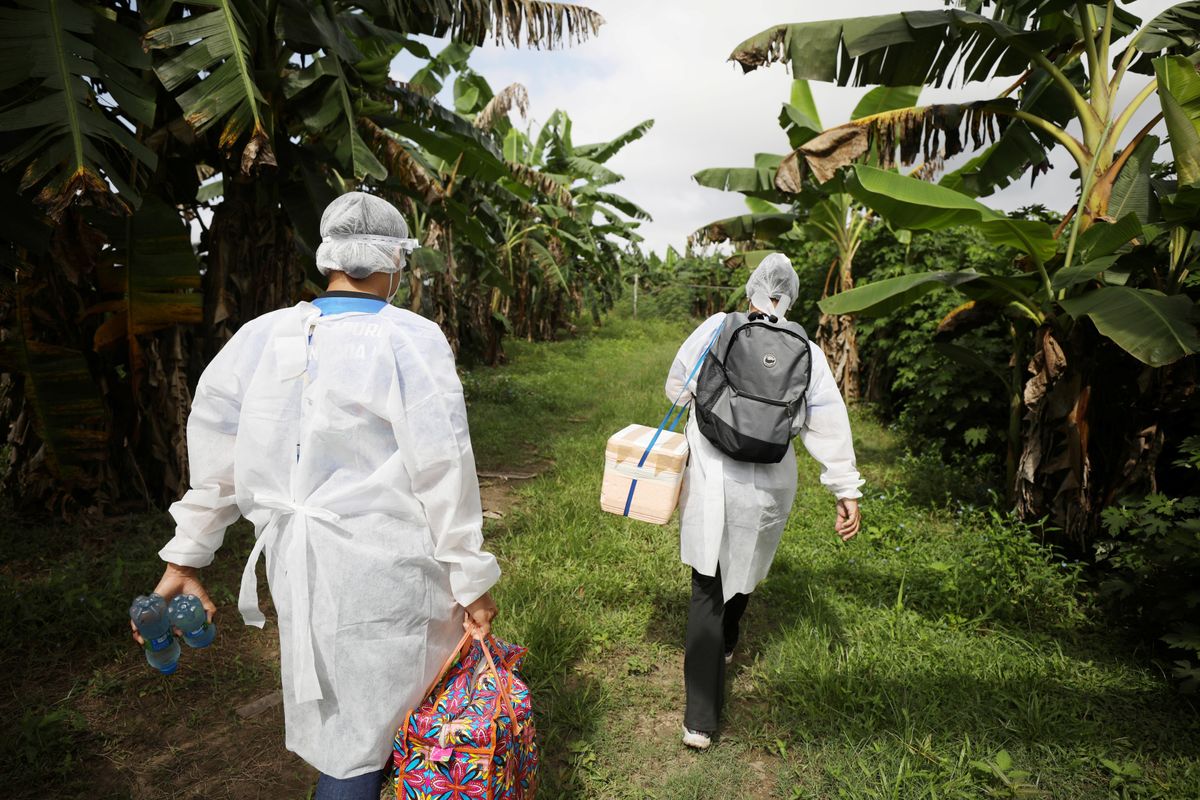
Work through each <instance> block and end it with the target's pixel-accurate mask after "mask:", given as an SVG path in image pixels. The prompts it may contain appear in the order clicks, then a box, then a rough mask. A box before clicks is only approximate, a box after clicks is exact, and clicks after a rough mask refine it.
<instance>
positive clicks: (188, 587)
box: [134, 326, 257, 643]
mask: <svg viewBox="0 0 1200 800" xmlns="http://www.w3.org/2000/svg"><path fill="white" fill-rule="evenodd" d="M243 332H245V333H243ZM248 334H249V326H243V327H242V329H241V330H240V331H239V332H238V335H235V336H234V337H233V338H232V339H230V340H229V341H228V342H226V344H225V346H224V347H222V348H221V351H220V352H219V353H217V355H216V357H215V358H214V359H213V360H212V361H211V362H210V363H209V365H208V367H207V368H205V370H204V373H203V374H202V375H201V376H200V382H199V384H198V385H197V386H196V395H195V397H194V398H193V399H192V410H191V413H190V414H189V415H188V422H187V444H188V473H189V481H190V485H191V488H190V489H188V491H187V492H185V493H184V495H183V497H181V498H180V499H179V500H178V501H176V502H175V503H173V504H172V505H171V516H172V517H173V518H174V519H175V536H174V537H173V538H172V539H171V540H170V541H169V542H167V544H166V546H165V547H163V548H162V549H161V550H159V551H158V555H159V557H160V558H161V559H162V560H163V561H166V562H167V565H166V568H165V569H164V570H163V575H162V577H161V578H160V579H159V581H158V585H157V586H156V587H155V588H154V591H155V593H156V594H158V595H161V596H162V597H163V599H165V600H170V599H171V598H172V597H174V596H176V595H179V594H194V595H196V596H197V597H199V598H200V602H201V603H203V605H204V609H205V610H206V611H207V612H208V618H209V620H210V621H211V620H212V618H213V615H214V614H215V613H216V611H217V607H216V604H214V603H213V601H212V600H211V599H210V598H209V596H208V592H207V591H206V590H205V588H204V585H203V584H202V583H201V582H200V578H199V574H198V573H199V569H200V568H201V567H206V566H208V565H209V564H211V563H212V560H213V555H214V554H215V553H216V552H217V549H218V548H220V546H221V543H222V542H223V541H224V539H225V529H226V528H228V527H229V526H230V525H231V524H233V523H234V522H236V521H237V518H238V516H239V515H240V512H239V511H238V507H237V499H236V497H235V495H234V488H233V448H234V442H235V440H236V439H237V429H238V417H239V416H240V414H241V406H242V393H243V391H244V389H245V385H244V384H245V382H246V381H247V380H248V379H249V375H248V374H246V372H247V370H248V369H251V368H252V363H250V357H251V356H253V355H254V354H253V353H250V352H248V349H247V347H246V344H247V338H248ZM253 360H254V361H257V359H253ZM134 639H136V640H137V641H138V642H139V643H141V637H139V636H138V635H137V631H136V630H134Z"/></svg>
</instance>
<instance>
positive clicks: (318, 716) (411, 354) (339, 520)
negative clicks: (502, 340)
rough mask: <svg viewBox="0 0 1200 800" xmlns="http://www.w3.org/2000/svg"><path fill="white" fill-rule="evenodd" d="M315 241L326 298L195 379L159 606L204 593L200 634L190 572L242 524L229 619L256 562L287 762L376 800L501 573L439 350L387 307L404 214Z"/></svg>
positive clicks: (477, 627) (329, 791) (249, 334)
mask: <svg viewBox="0 0 1200 800" xmlns="http://www.w3.org/2000/svg"><path fill="white" fill-rule="evenodd" d="M321 235H322V242H321V245H320V247H319V249H318V251H317V266H318V268H319V269H320V270H321V272H322V273H323V274H326V275H327V276H329V279H330V280H329V288H330V291H328V292H327V293H326V294H324V295H322V296H321V297H318V298H317V299H316V300H315V301H313V302H311V303H310V302H301V303H298V304H297V305H295V306H293V307H291V308H285V309H281V310H278V311H274V312H271V313H269V314H265V315H263V316H261V317H258V318H257V319H254V320H252V321H250V322H248V323H246V324H245V325H243V326H242V327H241V328H240V329H239V330H238V331H237V333H236V334H235V335H234V336H233V338H232V339H230V340H229V342H228V343H227V344H226V345H225V346H224V347H223V348H222V349H221V351H220V353H218V354H217V356H216V358H214V359H213V361H212V363H210V364H209V365H208V367H207V368H206V369H205V370H204V374H203V375H202V376H201V378H200V382H199V385H198V387H197V389H196V395H195V399H194V401H193V403H192V410H191V416H190V417H189V419H188V428H187V439H188V457H189V463H190V468H191V489H190V490H189V491H188V492H187V493H186V494H185V495H184V496H183V498H182V499H180V500H179V501H178V502H176V503H175V504H174V505H172V506H171V514H172V516H173V517H174V519H175V522H176V529H175V537H174V538H173V539H172V540H171V541H170V542H168V543H167V545H166V546H165V547H164V548H163V549H162V551H161V552H160V556H161V557H162V558H163V560H165V561H167V562H168V565H167V568H166V572H165V573H164V575H163V578H162V581H161V582H160V583H159V585H158V588H157V590H156V591H157V592H158V593H159V594H161V595H163V596H165V597H168V598H169V597H171V596H173V595H175V594H179V593H185V592H191V593H194V594H198V595H200V597H201V599H202V600H203V601H204V604H205V607H206V608H207V609H208V611H209V616H210V618H211V616H212V613H213V611H214V610H215V607H214V605H213V604H212V602H211V601H210V600H209V599H208V596H207V593H205V592H204V590H203V586H202V585H201V584H200V582H199V579H198V577H197V572H196V570H197V569H198V568H200V567H204V566H206V565H208V564H209V563H210V562H211V561H212V559H213V555H214V553H215V552H216V550H217V548H219V547H220V546H221V541H222V538H223V537H224V533H225V529H226V527H227V526H228V525H229V524H230V523H232V522H234V521H235V520H236V519H237V518H238V516H239V515H242V516H245V517H246V518H247V519H249V520H250V521H251V522H253V523H254V531H255V536H256V541H255V544H254V548H253V550H252V551H251V552H250V554H249V559H248V560H247V562H246V566H245V571H244V573H243V576H242V586H241V594H240V597H239V599H238V608H239V610H240V611H241V613H242V615H243V617H244V618H245V621H246V623H247V624H249V625H256V626H258V627H262V626H263V624H264V621H265V618H264V616H263V614H262V612H261V611H260V610H259V607H258V591H257V581H256V578H255V567H256V564H257V561H258V559H259V556H260V554H264V555H265V556H266V575H267V580H268V583H269V585H270V591H271V596H272V599H273V601H274V605H275V609H276V611H277V614H278V622H279V645H280V657H281V662H282V664H281V676H282V682H283V701H284V725H285V740H286V745H287V748H288V749H289V750H291V751H293V752H295V753H296V754H297V755H299V756H300V757H301V758H303V759H304V760H305V761H307V762H308V763H309V764H311V765H313V766H314V767H316V769H318V770H319V771H320V772H321V773H322V775H321V776H320V778H319V780H318V785H317V791H316V797H317V798H318V799H321V798H324V797H338V798H343V797H346V798H349V797H364V798H365V797H370V798H371V800H377V798H378V796H379V790H380V786H381V782H382V780H383V777H384V774H385V773H384V770H383V768H384V766H385V765H386V763H387V762H388V759H389V757H390V754H391V742H392V737H393V734H394V732H395V730H396V727H397V724H398V723H399V722H400V721H401V717H402V715H403V714H404V712H405V711H406V710H407V709H408V708H410V707H411V706H412V705H414V704H415V703H417V702H419V699H420V698H419V695H420V693H421V691H422V690H423V689H424V688H425V687H426V686H427V685H428V683H429V682H430V681H431V680H433V678H434V677H436V673H437V670H438V669H439V667H440V666H441V665H442V663H443V661H445V659H446V657H447V656H448V654H449V653H450V652H451V651H452V650H453V648H454V646H455V645H456V644H457V643H458V640H459V639H460V638H461V636H462V634H463V628H464V627H466V628H467V629H468V630H469V631H471V632H473V633H476V634H478V635H484V634H486V633H487V632H488V630H490V624H491V619H492V617H493V616H494V614H495V605H494V603H493V602H492V600H491V597H490V595H489V594H488V590H489V589H490V588H491V586H492V585H493V584H494V583H495V582H496V580H497V579H498V578H499V575H500V570H499V567H498V565H497V563H496V559H495V558H494V557H493V556H492V555H491V554H489V553H487V552H485V551H483V550H482V545H483V539H482V533H481V529H482V510H481V507H480V498H479V485H478V479H477V477H476V473H475V463H474V456H473V454H472V450H471V441H470V436H469V434H468V430H467V416H466V408H465V405H464V400H463V393H462V387H461V385H460V383H459V380H458V376H457V373H456V372H455V365H454V357H453V355H452V353H451V351H450V347H449V346H448V344H447V342H446V339H445V336H444V335H443V334H442V332H441V330H440V329H439V328H438V326H437V325H436V324H434V323H433V322H430V321H428V320H426V319H423V318H422V317H420V316H418V315H416V314H413V313H411V312H409V311H404V310H401V309H399V308H396V307H395V306H392V305H391V304H390V303H389V300H390V298H391V296H392V295H393V294H394V292H395V288H396V287H397V286H398V285H399V282H400V277H399V275H398V273H399V271H400V269H401V268H402V267H403V266H404V264H405V258H406V253H408V252H410V251H411V249H412V247H413V245H415V242H414V241H413V240H411V239H408V238H407V236H408V228H407V226H406V225H405V222H404V220H403V218H402V217H401V215H400V212H399V211H397V210H396V209H395V208H394V207H393V206H392V205H391V204H390V203H388V202H387V201H385V200H383V199H381V198H379V197H375V196H373V195H368V194H364V193H361V192H351V193H348V194H345V195H343V196H341V197H339V198H338V199H336V200H334V201H333V202H332V203H331V204H330V205H329V207H328V208H326V210H325V212H324V214H323V216H322V219H321ZM464 609H465V610H466V614H465V615H464Z"/></svg>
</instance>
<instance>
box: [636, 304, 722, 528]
mask: <svg viewBox="0 0 1200 800" xmlns="http://www.w3.org/2000/svg"><path fill="white" fill-rule="evenodd" d="M724 328H725V322H724V321H723V320H722V322H721V324H720V325H718V326H717V330H716V332H715V333H713V337H712V339H710V340H709V341H708V347H705V348H704V352H703V353H701V354H700V357H699V358H698V359H696V364H695V366H693V367H692V371H691V372H689V373H688V376H687V380H685V381H684V382H683V388H682V389H680V390H679V394H677V395H676V396H675V402H673V403H671V407H670V408H668V409H667V414H666V416H664V417H663V418H662V422H660V423H658V430H656V431H655V432H654V435H653V436H651V437H650V444H648V445H646V450H645V452H643V453H642V457H641V458H639V459H638V463H637V465H638V469H641V468H642V466H643V465H645V463H646V459H647V458H648V457H649V456H650V451H651V450H653V449H654V445H656V444H658V437H659V436H662V432H663V429H664V428H666V427H667V422H668V421H670V422H671V425H670V428H669V429H670V431H671V432H672V433H674V432H675V426H677V425H678V424H679V420H681V419H683V412H684V411H686V410H687V407H688V406H690V405H691V404H692V401H691V400H688V401H687V402H686V403H684V404H683V405H682V406H680V405H679V401H680V400H682V399H683V395H684V394H685V393H686V392H687V390H688V385H689V384H690V383H691V382H692V379H694V378H695V377H696V373H697V372H699V371H700V365H701V364H703V363H704V359H705V358H706V357H707V356H708V351H709V350H712V346H713V345H714V344H716V343H717V337H719V336H720V335H721V331H722V330H723V329H724ZM676 407H678V408H679V413H678V414H675V419H674V420H671V414H672V413H674V411H675V409H676ZM636 489H637V478H634V479H633V480H632V481H630V482H629V495H628V496H627V497H626V498H625V510H624V511H622V512H621V516H623V517H628V516H629V508H630V507H631V506H632V505H633V493H634V491H635V490H636Z"/></svg>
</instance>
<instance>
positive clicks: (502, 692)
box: [479, 633, 521, 741]
mask: <svg viewBox="0 0 1200 800" xmlns="http://www.w3.org/2000/svg"><path fill="white" fill-rule="evenodd" d="M495 640H496V637H495V636H493V635H492V634H490V633H489V634H488V635H487V638H486V639H480V640H479V645H480V647H482V648H483V657H484V658H485V659H486V660H487V665H488V669H490V670H491V671H492V674H493V675H495V676H496V694H497V696H498V697H499V699H500V702H501V703H502V704H503V706H504V710H505V711H507V712H508V719H509V727H510V728H512V732H513V741H516V738H517V736H518V735H520V733H521V731H520V724H519V723H518V722H517V712H516V711H515V710H514V709H513V705H512V685H511V682H510V681H509V680H508V678H507V675H508V672H507V671H506V672H505V673H504V674H503V675H501V674H500V670H499V669H498V668H497V667H496V662H495V660H493V659H492V648H491V647H490V645H491V643H492V642H494V641H495Z"/></svg>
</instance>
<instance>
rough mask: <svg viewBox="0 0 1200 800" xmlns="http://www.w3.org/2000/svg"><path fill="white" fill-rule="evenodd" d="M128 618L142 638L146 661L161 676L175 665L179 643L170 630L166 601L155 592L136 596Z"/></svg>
mask: <svg viewBox="0 0 1200 800" xmlns="http://www.w3.org/2000/svg"><path fill="white" fill-rule="evenodd" d="M129 618H130V619H131V620H133V624H134V625H135V626H137V629H138V633H140V634H141V635H142V638H143V639H145V640H146V645H145V648H146V661H147V663H149V664H150V666H152V667H154V668H155V669H156V670H158V671H159V672H161V673H162V674H163V675H170V674H171V673H172V672H174V671H175V670H176V669H178V668H179V642H178V641H177V640H176V639H175V634H173V633H172V632H171V619H170V617H169V616H168V615H167V601H166V600H163V599H162V597H161V596H159V595H157V594H152V595H139V596H138V597H137V598H136V599H135V600H134V601H133V605H131V606H130V607H129Z"/></svg>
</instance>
